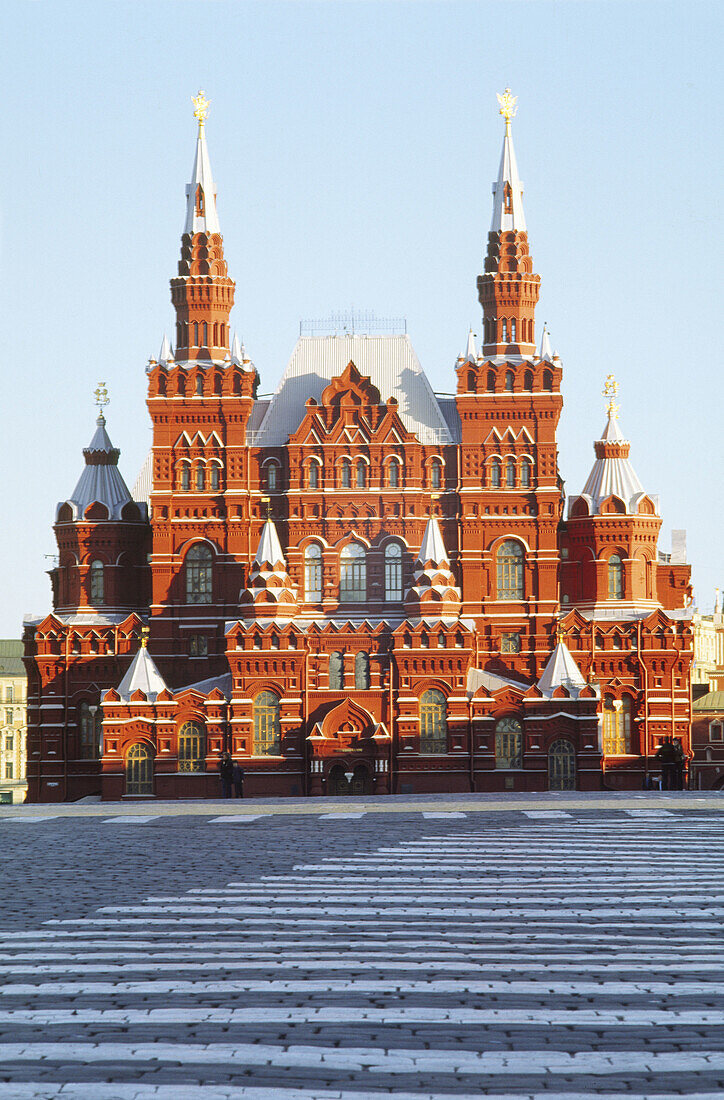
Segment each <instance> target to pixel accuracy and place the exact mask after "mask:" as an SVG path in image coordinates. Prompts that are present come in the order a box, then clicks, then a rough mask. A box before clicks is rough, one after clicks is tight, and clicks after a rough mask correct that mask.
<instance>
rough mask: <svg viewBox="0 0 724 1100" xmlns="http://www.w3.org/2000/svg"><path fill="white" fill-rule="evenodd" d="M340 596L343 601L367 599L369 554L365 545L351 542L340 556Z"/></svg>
mask: <svg viewBox="0 0 724 1100" xmlns="http://www.w3.org/2000/svg"><path fill="white" fill-rule="evenodd" d="M339 565H340V568H339V598H340V600H341V601H342V603H364V601H365V600H366V599H367V555H366V554H365V549H364V546H360V544H359V543H358V542H351V543H350V544H349V546H345V547H344V549H343V550H342V553H341V554H340V556H339Z"/></svg>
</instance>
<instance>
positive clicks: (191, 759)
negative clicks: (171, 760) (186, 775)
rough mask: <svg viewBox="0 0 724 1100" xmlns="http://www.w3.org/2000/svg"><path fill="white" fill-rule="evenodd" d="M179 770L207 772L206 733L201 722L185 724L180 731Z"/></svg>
mask: <svg viewBox="0 0 724 1100" xmlns="http://www.w3.org/2000/svg"><path fill="white" fill-rule="evenodd" d="M178 770H179V771H180V772H204V771H206V731H205V729H204V727H203V726H202V724H201V723H200V722H184V724H183V726H182V727H181V729H180V730H179V735H178Z"/></svg>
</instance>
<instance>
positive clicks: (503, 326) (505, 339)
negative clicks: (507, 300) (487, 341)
mask: <svg viewBox="0 0 724 1100" xmlns="http://www.w3.org/2000/svg"><path fill="white" fill-rule="evenodd" d="M500 337H501V340H502V342H503V343H504V344H507V343H508V322H507V321H505V320H503V321H502V322H501V330H500Z"/></svg>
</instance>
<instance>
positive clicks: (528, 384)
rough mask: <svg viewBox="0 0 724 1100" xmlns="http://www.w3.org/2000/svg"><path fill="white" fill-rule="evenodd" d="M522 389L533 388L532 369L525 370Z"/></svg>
mask: <svg viewBox="0 0 724 1100" xmlns="http://www.w3.org/2000/svg"><path fill="white" fill-rule="evenodd" d="M523 389H524V390H528V391H530V390H532V389H533V371H532V370H527V371H526V372H525V374H524V375H523Z"/></svg>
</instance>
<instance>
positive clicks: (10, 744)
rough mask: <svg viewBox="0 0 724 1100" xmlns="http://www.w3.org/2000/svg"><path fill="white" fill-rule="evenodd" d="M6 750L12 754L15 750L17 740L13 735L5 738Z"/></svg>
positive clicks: (10, 734)
mask: <svg viewBox="0 0 724 1100" xmlns="http://www.w3.org/2000/svg"><path fill="white" fill-rule="evenodd" d="M5 748H6V749H7V751H8V752H12V751H13V749H14V748H15V738H14V737H13V735H12V733H9V734H8V735H7V737H6V738H5Z"/></svg>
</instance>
